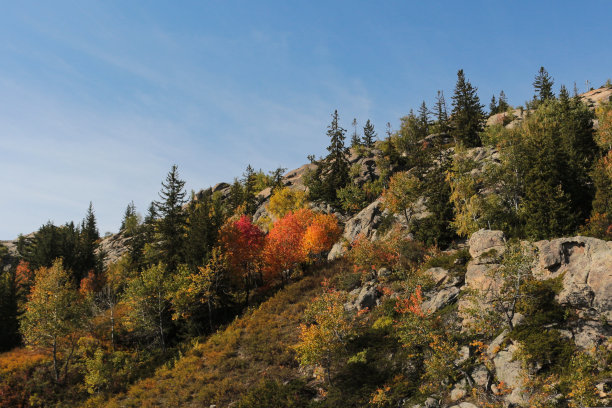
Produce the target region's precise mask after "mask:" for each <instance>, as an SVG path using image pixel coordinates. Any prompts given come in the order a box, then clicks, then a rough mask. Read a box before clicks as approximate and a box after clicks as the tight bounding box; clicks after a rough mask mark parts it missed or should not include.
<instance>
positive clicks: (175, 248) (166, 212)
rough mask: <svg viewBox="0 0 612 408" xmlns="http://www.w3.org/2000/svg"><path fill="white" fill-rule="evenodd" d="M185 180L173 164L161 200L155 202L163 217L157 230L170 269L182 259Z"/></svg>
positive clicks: (164, 257) (160, 194)
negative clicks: (180, 176)
mask: <svg viewBox="0 0 612 408" xmlns="http://www.w3.org/2000/svg"><path fill="white" fill-rule="evenodd" d="M184 187H185V182H184V181H183V180H181V179H180V178H179V174H178V169H177V167H176V165H173V166H172V168H171V170H170V172H169V173H168V175H167V176H166V181H165V182H162V189H161V191H160V192H159V197H160V199H161V200H160V201H156V202H155V209H156V210H157V213H158V214H159V216H160V217H161V218H160V220H159V221H158V222H157V224H156V227H157V228H156V232H157V233H158V234H159V237H160V240H161V242H160V248H161V251H162V256H163V261H164V262H165V263H166V264H167V265H168V269H169V270H170V271H173V270H174V269H175V268H176V266H177V265H178V264H179V263H180V262H181V260H182V250H183V239H184V238H183V237H184V233H185V225H186V214H185V212H184V211H183V204H184V203H185V194H186V193H185V190H184Z"/></svg>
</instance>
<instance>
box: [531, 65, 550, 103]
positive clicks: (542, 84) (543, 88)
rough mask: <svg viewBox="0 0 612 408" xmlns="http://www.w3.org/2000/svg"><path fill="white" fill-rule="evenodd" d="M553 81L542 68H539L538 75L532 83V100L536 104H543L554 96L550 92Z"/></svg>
mask: <svg viewBox="0 0 612 408" xmlns="http://www.w3.org/2000/svg"><path fill="white" fill-rule="evenodd" d="M553 84H554V81H553V79H552V77H551V76H550V75H549V74H548V72H547V71H546V69H544V67H540V70H539V71H538V74H537V75H536V77H535V79H534V81H533V88H534V90H535V95H534V96H533V99H534V100H535V101H538V102H543V101H545V100H547V99H552V98H554V97H555V94H554V93H553V91H552V87H553Z"/></svg>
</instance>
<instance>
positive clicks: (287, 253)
mask: <svg viewBox="0 0 612 408" xmlns="http://www.w3.org/2000/svg"><path fill="white" fill-rule="evenodd" d="M306 212H311V211H310V210H300V211H299V212H297V213H292V212H290V213H288V214H287V215H285V216H284V217H283V218H281V219H279V220H278V221H276V222H275V223H274V225H273V226H272V229H271V230H270V233H269V234H268V235H267V236H266V241H265V246H264V251H263V264H264V273H265V278H266V280H267V281H269V282H272V281H274V280H277V279H278V278H280V280H281V283H283V284H284V283H285V282H286V280H287V278H288V274H289V272H290V270H291V269H293V268H295V267H296V266H297V265H298V264H300V263H301V262H304V261H305V260H306V253H305V252H304V251H303V250H302V240H303V237H304V233H305V232H306V228H307V225H306V224H305V221H307V218H308V217H307V215H308V214H306Z"/></svg>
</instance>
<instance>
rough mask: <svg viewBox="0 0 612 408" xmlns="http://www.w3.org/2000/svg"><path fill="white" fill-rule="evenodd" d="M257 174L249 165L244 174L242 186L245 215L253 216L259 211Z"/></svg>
mask: <svg viewBox="0 0 612 408" xmlns="http://www.w3.org/2000/svg"><path fill="white" fill-rule="evenodd" d="M255 177H256V173H255V170H254V169H253V167H251V165H250V164H249V165H248V166H247V168H246V170H245V172H244V173H243V174H242V185H243V186H244V187H243V204H244V211H245V214H249V215H253V214H255V210H257V197H255V194H256V193H257V191H255V182H256V179H255Z"/></svg>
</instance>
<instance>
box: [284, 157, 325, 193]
mask: <svg viewBox="0 0 612 408" xmlns="http://www.w3.org/2000/svg"><path fill="white" fill-rule="evenodd" d="M316 168H317V165H316V164H313V163H308V164H305V165H303V166H301V167H298V168H297V169H295V170H291V171H288V172H287V173H285V175H284V176H283V184H284V185H285V186H287V187H292V188H295V189H299V190H306V186H305V185H304V175H305V174H306V173H307V172H308V171H312V170H314V169H316Z"/></svg>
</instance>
